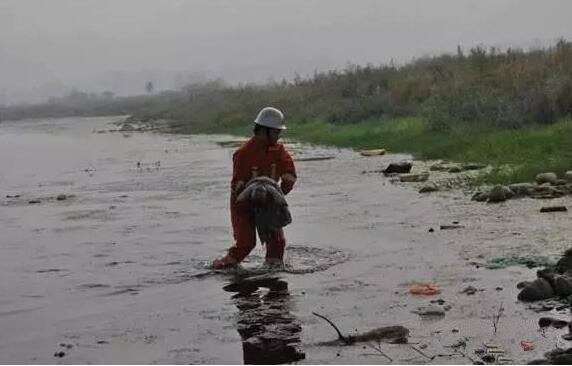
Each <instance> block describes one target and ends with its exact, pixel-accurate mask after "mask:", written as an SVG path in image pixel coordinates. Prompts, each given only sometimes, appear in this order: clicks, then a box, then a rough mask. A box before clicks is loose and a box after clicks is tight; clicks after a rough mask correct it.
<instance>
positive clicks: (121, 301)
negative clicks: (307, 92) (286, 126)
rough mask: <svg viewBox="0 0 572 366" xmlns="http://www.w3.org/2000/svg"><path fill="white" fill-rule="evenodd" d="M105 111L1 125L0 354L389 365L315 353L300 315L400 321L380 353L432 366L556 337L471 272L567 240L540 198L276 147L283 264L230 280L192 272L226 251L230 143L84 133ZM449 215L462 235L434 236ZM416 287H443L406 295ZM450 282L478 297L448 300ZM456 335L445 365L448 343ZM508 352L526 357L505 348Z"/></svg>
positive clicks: (453, 288)
mask: <svg viewBox="0 0 572 366" xmlns="http://www.w3.org/2000/svg"><path fill="white" fill-rule="evenodd" d="M119 119H120V118H119V117H108V118H68V119H53V120H35V121H20V122H5V121H4V122H2V123H1V124H0V227H1V228H2V237H1V242H0V329H2V332H0V363H18V364H22V363H24V364H25V363H64V364H84V363H100V364H106V363H114V364H122V363H130V364H132V363H143V364H149V363H160V364H165V363H169V364H173V363H175V364H178V363H208V364H210V363H219V364H220V363H222V364H229V363H230V364H241V363H243V361H244V360H245V358H246V359H247V360H250V361H251V362H252V358H249V357H254V356H253V355H252V349H253V348H252V347H257V345H259V344H260V342H263V343H264V342H266V343H265V345H266V347H267V349H268V350H269V351H268V354H278V353H272V351H271V349H274V350H276V349H278V350H291V351H292V357H297V358H300V355H301V354H304V356H305V358H304V359H301V360H299V361H298V362H299V363H302V364H305V363H308V364H315V363H326V364H329V363H336V364H346V363H348V364H355V363H360V364H380V363H381V364H383V363H389V360H388V359H387V358H386V357H385V356H383V355H381V354H380V353H379V352H377V351H376V350H375V349H373V348H372V347H371V346H370V345H367V344H357V345H353V346H343V347H342V346H340V347H337V346H324V345H321V344H320V343H321V342H324V341H329V340H333V339H335V338H336V337H337V335H336V333H335V332H334V330H333V328H331V327H330V326H329V325H328V324H327V323H325V322H324V321H323V320H321V319H319V318H317V317H316V316H314V315H312V311H316V312H318V313H321V314H324V315H326V316H328V317H329V318H330V319H332V320H333V321H334V322H335V323H336V324H337V325H338V326H339V327H340V328H341V329H342V330H345V331H346V332H355V330H356V329H357V330H358V331H360V332H365V331H368V330H370V329H372V328H375V327H379V326H386V325H403V326H405V327H407V328H409V329H410V338H409V341H410V344H408V345H403V344H384V343H382V344H381V347H382V349H383V352H384V354H385V355H386V356H389V357H390V358H391V359H392V360H393V362H394V363H411V364H421V363H426V362H428V361H429V359H428V358H427V357H424V356H423V355H421V354H419V353H418V352H416V351H415V350H413V349H412V348H411V346H412V345H413V346H415V347H419V346H421V345H422V344H423V345H426V346H427V348H424V349H423V353H425V354H426V355H427V356H429V357H431V356H434V355H438V354H452V356H450V357H437V358H435V359H433V360H432V362H433V363H441V364H443V363H462V364H465V363H471V360H470V359H469V358H468V357H466V356H469V357H471V358H473V359H476V358H477V356H476V355H475V354H474V350H475V349H476V348H482V344H483V342H489V341H492V342H494V343H496V344H498V345H499V346H501V347H503V348H504V349H505V351H506V353H507V355H508V356H510V357H512V358H513V359H514V360H515V362H517V363H525V362H527V361H529V360H532V359H534V358H538V357H539V356H540V355H542V353H543V352H544V351H547V350H549V349H551V348H553V347H554V346H555V344H560V345H565V344H566V342H565V341H562V340H561V339H560V334H562V332H560V331H556V330H547V331H546V333H545V334H543V333H542V332H540V331H539V330H538V326H537V321H538V318H539V317H540V316H541V314H538V313H536V312H534V311H533V310H530V309H529V308H528V306H527V305H526V304H523V303H519V302H517V301H516V295H517V293H518V290H517V289H516V283H517V282H519V281H522V280H529V279H532V278H534V277H535V271H534V270H530V269H527V268H523V267H509V268H507V269H499V270H487V269H484V268H483V267H480V268H477V267H476V266H475V265H474V263H473V262H480V263H484V262H485V261H486V260H487V259H490V258H494V257H498V256H504V255H523V254H539V255H549V256H556V255H558V254H560V253H561V252H562V251H564V250H565V249H567V248H568V247H569V246H570V242H569V238H570V236H571V234H572V228H571V226H570V225H569V222H570V216H569V214H568V213H548V214H541V213H539V210H540V208H541V207H542V206H543V205H546V204H547V201H542V200H534V199H521V200H511V201H508V202H506V203H502V204H497V205H492V204H485V203H478V202H471V201H470V196H467V195H466V193H464V192H463V191H461V190H451V191H447V192H436V193H431V194H419V193H418V192H417V191H418V188H419V185H418V184H415V183H399V184H393V183H391V182H390V181H389V180H388V179H386V178H383V177H382V176H381V175H379V174H371V173H370V174H363V171H371V170H376V169H380V168H382V167H383V166H385V165H387V164H388V163H389V162H392V161H399V160H402V159H407V158H409V157H408V156H406V155H386V156H380V157H362V156H360V155H359V153H358V152H354V151H350V150H339V149H329V148H321V147H313V146H306V145H299V144H292V145H291V146H290V148H291V150H292V151H293V153H294V154H295V156H296V157H297V158H299V159H300V161H298V163H297V168H298V170H299V175H300V178H299V182H298V184H297V187H296V189H295V190H294V191H293V192H292V193H291V194H290V195H289V196H288V199H289V203H290V208H291V212H292V215H293V223H292V224H291V225H290V226H288V227H287V228H286V236H287V241H288V248H287V254H286V256H287V258H286V262H287V270H286V271H285V272H280V273H275V274H272V275H271V276H270V277H269V278H266V277H264V276H263V277H262V278H259V279H258V280H251V281H244V280H242V281H239V282H238V283H237V279H236V277H235V276H234V275H233V274H229V273H213V272H211V271H209V270H208V269H206V268H205V265H206V264H207V263H208V261H209V260H211V259H212V258H213V257H215V256H217V255H221V254H222V253H224V250H225V249H226V248H227V247H228V246H229V245H230V244H231V242H232V241H231V238H232V233H231V231H230V220H229V214H228V183H229V179H230V174H231V154H232V151H233V150H232V146H231V145H232V144H226V143H225V142H226V141H228V140H231V139H232V138H231V137H229V136H182V135H167V134H158V133H150V132H145V133H137V132H135V133H94V131H98V130H107V129H110V128H114V126H112V125H110V123H111V122H114V121H117V120H119ZM331 156H333V157H335V158H333V159H326V160H312V159H309V158H312V157H331ZM137 162H140V167H138V166H137ZM158 162H159V163H158ZM423 164H425V163H421V162H419V164H417V162H415V163H414V169H420V168H418V167H423ZM59 194H65V195H67V198H66V199H65V200H57V199H56V197H57V196H58V195H59ZM7 196H10V197H7ZM15 196H16V197H15ZM35 200H39V203H29V202H30V201H35ZM571 202H572V200H571V199H570V198H569V197H564V198H559V199H554V200H550V204H551V205H552V204H563V205H567V206H570V203H571ZM453 221H458V222H459V223H460V224H461V225H464V226H465V227H464V228H461V229H457V230H443V231H441V230H439V226H440V225H447V224H451V223H452V222H453ZM430 228H434V229H435V231H434V232H432V233H431V232H429V231H428V230H429V229H430ZM263 256H264V250H263V248H261V247H260V246H257V247H256V249H255V250H254V251H253V253H252V255H251V256H250V257H249V259H248V261H247V262H245V264H244V267H245V268H247V269H259V268H260V266H261V264H262V260H263ZM415 282H432V283H435V284H437V285H438V286H439V287H440V288H441V289H442V293H441V294H439V295H436V296H432V297H419V296H414V295H411V294H410V293H409V291H408V289H409V286H410V285H411V284H412V283H415ZM467 286H473V287H475V288H477V289H482V290H483V291H478V292H477V293H476V294H474V295H467V294H461V293H460V292H461V291H462V290H463V289H464V288H466V287H467ZM436 299H443V300H444V301H445V304H450V305H451V309H450V310H449V311H447V312H446V315H445V316H444V317H438V318H435V317H433V318H425V317H421V316H419V315H418V314H414V313H412V310H415V309H416V308H417V307H419V306H423V305H428V304H429V301H430V300H436ZM501 303H502V304H503V306H504V309H505V310H504V313H503V316H502V317H501V318H500V323H499V326H498V330H497V332H496V334H493V321H492V317H493V315H494V314H495V312H496V311H497V310H498V307H499V305H500V304H501ZM542 315H546V314H542ZM462 337H466V338H467V341H466V344H467V346H466V349H464V350H462V351H463V352H462V353H464V355H462V354H461V352H458V351H457V350H456V349H454V348H450V347H449V346H451V345H453V344H455V343H456V342H457V341H458V340H459V339H460V338H462ZM521 341H534V342H535V345H536V347H535V349H534V350H532V351H527V352H524V351H523V349H522V346H521V345H520V342H521ZM257 342H258V343H257ZM58 352H64V353H65V354H64V355H62V354H59V356H63V357H56V356H55V354H57V353H58ZM288 352H289V351H288ZM288 352H286V354H289V353H288ZM282 354H284V352H282ZM465 355H466V356H465ZM274 360H275V361H276V362H278V361H287V360H278V359H274ZM266 361H267V362H268V361H269V360H266Z"/></svg>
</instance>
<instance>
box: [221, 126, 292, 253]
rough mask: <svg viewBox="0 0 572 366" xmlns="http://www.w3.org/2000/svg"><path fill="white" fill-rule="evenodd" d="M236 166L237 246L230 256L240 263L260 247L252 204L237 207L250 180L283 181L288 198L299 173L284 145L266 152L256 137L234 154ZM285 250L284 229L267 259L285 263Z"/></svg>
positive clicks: (233, 215)
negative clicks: (255, 247) (241, 194)
mask: <svg viewBox="0 0 572 366" xmlns="http://www.w3.org/2000/svg"><path fill="white" fill-rule="evenodd" d="M232 162H233V172H232V180H231V183H230V187H231V195H230V217H231V221H232V229H233V232H234V240H235V244H234V246H233V247H231V248H230V249H229V250H228V255H229V257H231V258H232V260H234V261H236V263H239V262H241V261H242V260H243V259H244V258H245V257H246V256H247V255H248V254H249V253H250V251H252V249H253V248H254V246H255V245H256V228H255V226H254V220H253V211H252V207H251V205H250V204H249V203H248V202H244V203H237V202H236V197H237V195H238V193H240V190H241V189H243V188H244V186H245V185H246V183H248V181H249V180H250V179H252V178H254V177H256V176H266V177H270V178H272V179H274V180H275V181H277V182H278V181H279V180H280V187H281V188H282V191H283V192H284V194H287V193H288V192H290V191H291V190H292V187H293V186H294V183H295V182H296V169H295V167H294V162H293V161H292V157H291V156H290V154H289V153H288V151H286V149H285V148H284V145H282V144H275V145H272V146H270V147H268V148H264V147H261V146H260V145H259V144H257V143H256V140H255V138H254V137H252V138H251V139H250V140H248V141H247V142H245V143H244V144H243V145H242V146H241V147H240V148H238V150H236V151H235V152H234V154H233V156H232ZM285 246H286V240H285V238H284V231H283V230H282V229H280V230H278V231H277V232H276V236H275V238H274V239H273V240H272V242H271V243H269V244H267V245H266V258H267V259H280V260H282V257H283V256H284V247H285Z"/></svg>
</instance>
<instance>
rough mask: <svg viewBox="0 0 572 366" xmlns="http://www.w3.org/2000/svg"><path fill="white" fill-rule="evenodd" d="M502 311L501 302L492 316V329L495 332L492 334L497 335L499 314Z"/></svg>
mask: <svg viewBox="0 0 572 366" xmlns="http://www.w3.org/2000/svg"><path fill="white" fill-rule="evenodd" d="M503 311H504V308H503V306H502V302H501V303H500V306H499V309H498V311H497V313H496V314H494V315H493V327H494V328H495V331H494V332H493V334H497V326H498V325H499V321H500V317H501V314H502V312H503Z"/></svg>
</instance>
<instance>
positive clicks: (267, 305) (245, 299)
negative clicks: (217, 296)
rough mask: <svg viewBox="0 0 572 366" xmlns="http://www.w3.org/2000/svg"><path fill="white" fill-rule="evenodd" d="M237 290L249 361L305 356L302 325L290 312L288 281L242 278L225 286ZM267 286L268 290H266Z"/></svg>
mask: <svg viewBox="0 0 572 366" xmlns="http://www.w3.org/2000/svg"><path fill="white" fill-rule="evenodd" d="M224 290H225V291H228V292H236V294H235V295H233V296H232V299H233V301H234V303H235V305H236V307H237V308H238V315H237V320H236V327H237V330H238V333H239V334H240V337H241V338H242V349H243V353H244V363H245V364H280V363H287V362H295V361H298V360H302V359H304V358H305V354H304V353H303V352H301V351H300V350H299V349H298V345H299V343H300V332H301V331H302V326H301V325H300V322H299V320H298V319H296V318H295V317H294V316H293V315H292V314H290V306H291V298H290V294H289V293H288V283H287V282H286V281H284V280H281V279H279V278H277V277H273V276H267V275H262V276H256V277H250V278H248V279H241V280H238V281H235V282H232V283H230V284H229V285H227V286H225V287H224ZM266 290H267V291H266Z"/></svg>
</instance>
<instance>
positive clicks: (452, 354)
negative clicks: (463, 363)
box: [411, 346, 459, 364]
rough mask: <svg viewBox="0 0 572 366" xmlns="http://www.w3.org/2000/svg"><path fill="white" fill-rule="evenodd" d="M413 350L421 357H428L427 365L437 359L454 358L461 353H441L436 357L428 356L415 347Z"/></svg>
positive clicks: (412, 347)
mask: <svg viewBox="0 0 572 366" xmlns="http://www.w3.org/2000/svg"><path fill="white" fill-rule="evenodd" d="M411 349H413V350H414V351H416V352H417V353H419V354H420V355H421V356H423V357H426V358H427V362H426V364H427V363H429V362H431V361H433V360H434V359H436V358H437V357H453V356H456V355H459V353H450V354H444V353H439V354H437V355H434V356H428V355H426V354H425V353H423V352H421V350H420V349H418V348H416V347H415V346H411Z"/></svg>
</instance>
